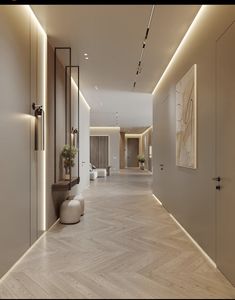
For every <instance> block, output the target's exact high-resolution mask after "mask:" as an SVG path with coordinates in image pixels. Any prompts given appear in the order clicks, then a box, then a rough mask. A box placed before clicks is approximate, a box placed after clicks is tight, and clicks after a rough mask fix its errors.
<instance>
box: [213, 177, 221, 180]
mask: <svg viewBox="0 0 235 300" xmlns="http://www.w3.org/2000/svg"><path fill="white" fill-rule="evenodd" d="M212 180H215V181H221V178H220V177H213V178H212Z"/></svg>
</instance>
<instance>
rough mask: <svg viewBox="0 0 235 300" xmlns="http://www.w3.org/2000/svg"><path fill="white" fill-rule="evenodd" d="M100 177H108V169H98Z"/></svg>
mask: <svg viewBox="0 0 235 300" xmlns="http://www.w3.org/2000/svg"><path fill="white" fill-rule="evenodd" d="M96 171H97V175H98V177H106V176H107V170H106V169H96Z"/></svg>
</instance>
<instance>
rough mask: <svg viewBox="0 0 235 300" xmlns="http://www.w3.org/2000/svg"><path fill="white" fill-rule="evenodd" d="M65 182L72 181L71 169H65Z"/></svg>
mask: <svg viewBox="0 0 235 300" xmlns="http://www.w3.org/2000/svg"><path fill="white" fill-rule="evenodd" d="M64 180H66V181H68V180H70V174H69V168H65V174H64Z"/></svg>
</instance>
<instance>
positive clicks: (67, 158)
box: [61, 145, 78, 180]
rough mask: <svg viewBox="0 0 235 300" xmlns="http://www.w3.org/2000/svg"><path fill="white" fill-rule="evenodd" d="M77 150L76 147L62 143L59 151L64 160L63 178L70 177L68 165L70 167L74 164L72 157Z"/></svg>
mask: <svg viewBox="0 0 235 300" xmlns="http://www.w3.org/2000/svg"><path fill="white" fill-rule="evenodd" d="M77 152H78V149H77V148H76V147H74V146H72V145H71V147H70V145H64V148H63V150H62V152H61V156H62V158H63V160H64V168H65V176H64V179H65V180H69V179H70V172H69V170H70V167H71V168H72V167H73V166H74V159H75V157H76V154H77Z"/></svg>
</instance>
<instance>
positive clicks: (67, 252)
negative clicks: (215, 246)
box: [0, 171, 235, 299]
mask: <svg viewBox="0 0 235 300" xmlns="http://www.w3.org/2000/svg"><path fill="white" fill-rule="evenodd" d="M84 195H85V198H86V200H85V201H86V202H85V207H86V210H85V215H84V217H83V218H82V220H81V222H80V223H78V224H76V225H67V226H65V225H62V224H60V223H57V224H56V225H55V226H54V227H53V228H52V229H51V230H50V231H49V232H48V233H47V234H46V235H45V236H44V237H43V238H42V239H41V240H40V241H39V242H38V243H37V245H36V246H35V247H33V248H32V250H31V251H30V252H29V254H27V256H26V257H25V258H24V259H23V260H22V261H21V262H20V263H19V264H18V265H17V267H16V268H15V269H14V270H13V271H12V272H11V273H10V274H9V275H8V276H7V277H6V278H5V279H4V280H3V282H2V283H1V285H0V298H83V299H84V298H101V299H103V298H106V299H114V298H122V299H126V298H132V299H133V298H135V299H136V298H155V299H156V298H235V288H233V287H232V286H231V285H230V284H229V282H228V281H227V280H226V279H225V278H224V277H223V275H222V274H221V273H220V272H219V271H218V270H217V269H215V268H213V267H212V266H211V265H210V264H209V263H208V262H207V260H206V259H205V258H204V256H203V255H202V254H201V253H200V252H199V250H198V249H197V248H196V247H195V246H194V245H193V244H192V242H191V241H190V240H189V239H188V237H187V236H185V234H184V233H183V232H182V231H181V229H179V227H178V226H177V225H176V224H175V223H174V222H173V220H172V219H171V218H170V216H169V215H168V213H167V212H166V211H165V209H164V208H163V207H161V206H159V205H158V204H157V203H156V201H155V200H154V199H153V197H152V193H151V176H150V175H149V174H148V173H145V172H141V171H122V172H121V174H120V175H112V176H111V177H107V179H102V178H100V179H98V180H97V181H96V182H92V183H91V187H90V188H89V189H88V190H87V191H86V192H85V193H84Z"/></svg>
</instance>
